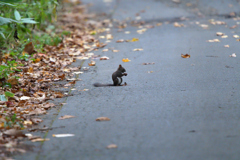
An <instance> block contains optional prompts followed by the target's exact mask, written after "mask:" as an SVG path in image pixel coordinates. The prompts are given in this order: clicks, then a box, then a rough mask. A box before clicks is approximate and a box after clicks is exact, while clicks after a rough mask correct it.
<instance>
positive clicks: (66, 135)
mask: <svg viewBox="0 0 240 160" xmlns="http://www.w3.org/2000/svg"><path fill="white" fill-rule="evenodd" d="M52 136H53V137H56V138H62V137H73V136H75V135H74V134H53V135H52Z"/></svg>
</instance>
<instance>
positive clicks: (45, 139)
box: [31, 138, 50, 142]
mask: <svg viewBox="0 0 240 160" xmlns="http://www.w3.org/2000/svg"><path fill="white" fill-rule="evenodd" d="M49 140H50V139H48V138H35V139H33V140H31V141H32V142H43V141H49Z"/></svg>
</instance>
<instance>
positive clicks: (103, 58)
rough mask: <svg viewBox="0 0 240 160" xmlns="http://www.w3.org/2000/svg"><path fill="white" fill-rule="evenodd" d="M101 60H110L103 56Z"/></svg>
mask: <svg viewBox="0 0 240 160" xmlns="http://www.w3.org/2000/svg"><path fill="white" fill-rule="evenodd" d="M100 60H109V58H108V57H107V56H102V57H100Z"/></svg>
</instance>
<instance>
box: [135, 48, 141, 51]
mask: <svg viewBox="0 0 240 160" xmlns="http://www.w3.org/2000/svg"><path fill="white" fill-rule="evenodd" d="M133 51H143V49H142V48H135V49H133Z"/></svg>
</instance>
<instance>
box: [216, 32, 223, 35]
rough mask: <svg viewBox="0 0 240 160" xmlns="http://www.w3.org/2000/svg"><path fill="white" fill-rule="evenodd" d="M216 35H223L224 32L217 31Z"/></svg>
mask: <svg viewBox="0 0 240 160" xmlns="http://www.w3.org/2000/svg"><path fill="white" fill-rule="evenodd" d="M216 35H217V36H223V35H224V33H222V32H217V33H216Z"/></svg>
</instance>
